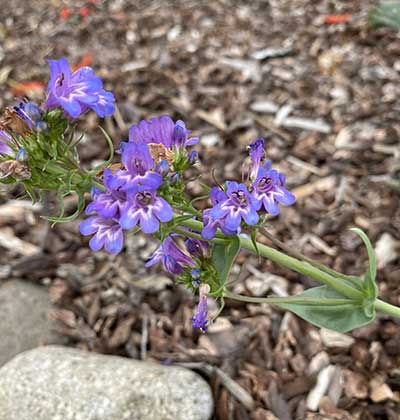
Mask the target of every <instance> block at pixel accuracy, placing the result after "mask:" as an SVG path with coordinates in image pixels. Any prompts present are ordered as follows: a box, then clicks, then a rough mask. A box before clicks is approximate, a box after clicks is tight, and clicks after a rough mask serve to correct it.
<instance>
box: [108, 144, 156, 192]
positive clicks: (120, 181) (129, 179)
mask: <svg viewBox="0 0 400 420" xmlns="http://www.w3.org/2000/svg"><path fill="white" fill-rule="evenodd" d="M121 150H122V157H121V161H122V163H123V164H124V167H125V169H120V170H118V171H117V172H116V173H115V175H113V176H112V177H111V178H110V180H109V184H110V188H112V189H116V188H121V190H122V191H132V190H136V189H140V188H142V189H154V190H156V189H157V188H158V187H159V186H160V185H161V184H162V176H161V175H159V174H158V173H155V172H149V170H150V169H152V168H153V167H154V161H153V158H152V157H151V155H150V151H149V147H148V146H147V144H136V143H121Z"/></svg>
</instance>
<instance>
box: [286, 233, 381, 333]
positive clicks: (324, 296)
mask: <svg viewBox="0 0 400 420" xmlns="http://www.w3.org/2000/svg"><path fill="white" fill-rule="evenodd" d="M351 230H352V231H353V232H355V233H357V235H359V236H360V238H361V239H362V241H363V242H364V244H365V246H366V248H367V252H368V260H369V263H368V270H367V272H366V274H365V278H364V281H363V282H361V280H360V283H361V290H362V292H363V299H362V300H354V299H350V298H347V300H348V303H347V302H346V303H341V304H339V305H336V304H334V300H335V299H346V296H343V295H342V294H341V293H339V292H337V291H336V290H333V289H332V288H330V287H328V286H320V287H314V288H311V289H308V290H306V291H304V292H303V293H300V294H299V295H296V297H297V298H299V297H308V298H316V299H319V300H320V301H321V303H320V304H318V305H307V304H299V303H283V304H280V305H279V306H280V307H281V308H284V309H287V310H289V311H291V312H293V313H295V314H296V315H298V316H299V317H300V318H303V319H305V320H306V321H308V322H310V323H311V324H314V325H316V326H318V327H323V328H328V329H330V330H333V331H337V332H348V331H351V330H353V329H355V328H359V327H361V326H363V325H367V324H369V323H370V322H372V321H373V320H374V319H375V315H376V313H375V301H376V298H377V296H378V287H377V285H376V281H375V278H376V258H375V253H374V250H373V248H372V245H371V242H370V241H369V239H368V237H367V235H366V234H365V233H364V232H363V231H362V230H361V229H359V228H353V229H351ZM338 281H341V280H339V279H338ZM332 303H333V304H332Z"/></svg>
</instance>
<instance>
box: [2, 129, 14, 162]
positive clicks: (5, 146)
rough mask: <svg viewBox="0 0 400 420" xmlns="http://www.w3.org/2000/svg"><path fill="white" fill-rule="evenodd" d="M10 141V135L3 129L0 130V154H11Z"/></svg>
mask: <svg viewBox="0 0 400 420" xmlns="http://www.w3.org/2000/svg"><path fill="white" fill-rule="evenodd" d="M11 141H12V139H11V137H10V136H9V135H8V134H7V133H6V132H5V131H3V130H0V156H4V155H8V156H12V155H13V151H12V149H11V147H10V146H9V143H10V142H11Z"/></svg>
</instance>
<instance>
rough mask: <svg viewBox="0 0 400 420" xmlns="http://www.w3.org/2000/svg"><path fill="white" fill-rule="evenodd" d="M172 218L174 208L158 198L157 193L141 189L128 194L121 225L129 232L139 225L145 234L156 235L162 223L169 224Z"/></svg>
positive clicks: (122, 209) (122, 211)
mask: <svg viewBox="0 0 400 420" xmlns="http://www.w3.org/2000/svg"><path fill="white" fill-rule="evenodd" d="M172 217H173V212H172V208H171V206H170V205H169V204H168V203H167V202H166V201H165V200H164V199H163V198H161V197H157V195H156V193H155V191H152V190H145V189H143V188H141V190H140V191H139V190H138V191H136V192H130V193H129V194H128V200H127V201H126V202H125V204H124V205H123V206H122V208H121V217H120V223H121V226H122V227H123V228H124V229H127V230H129V229H132V228H134V227H135V226H136V225H138V224H139V225H140V228H141V229H142V231H143V232H144V233H154V232H157V231H158V230H159V228H160V222H169V221H170V220H172Z"/></svg>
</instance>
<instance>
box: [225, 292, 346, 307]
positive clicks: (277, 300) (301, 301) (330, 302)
mask: <svg viewBox="0 0 400 420" xmlns="http://www.w3.org/2000/svg"><path fill="white" fill-rule="evenodd" d="M224 297H226V298H229V299H234V300H239V301H241V302H248V303H269V304H276V305H279V304H281V303H296V304H298V305H321V299H316V298H304V297H303V298H299V297H295V296H288V297H266V298H263V297H251V296H243V295H237V294H236V293H232V292H230V291H229V290H225V291H224ZM323 304H324V305H327V306H336V305H354V302H353V301H351V300H349V299H324V301H323Z"/></svg>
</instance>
